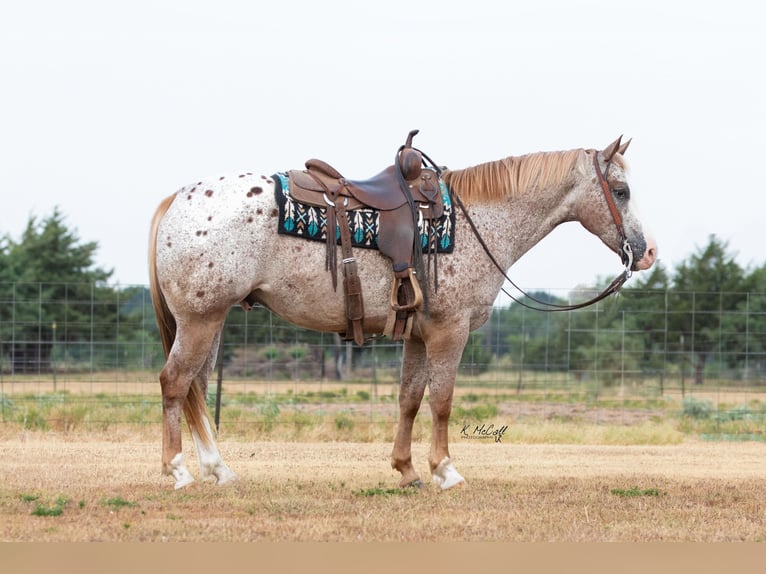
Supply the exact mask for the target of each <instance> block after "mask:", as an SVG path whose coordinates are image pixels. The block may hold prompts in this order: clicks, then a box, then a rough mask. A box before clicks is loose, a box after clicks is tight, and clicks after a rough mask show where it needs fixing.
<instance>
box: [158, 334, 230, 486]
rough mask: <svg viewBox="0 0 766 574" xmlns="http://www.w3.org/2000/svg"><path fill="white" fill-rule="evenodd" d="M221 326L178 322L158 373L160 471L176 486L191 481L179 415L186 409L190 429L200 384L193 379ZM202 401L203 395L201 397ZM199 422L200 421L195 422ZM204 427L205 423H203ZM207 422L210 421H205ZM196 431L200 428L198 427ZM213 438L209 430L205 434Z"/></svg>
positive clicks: (203, 362)
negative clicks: (160, 409)
mask: <svg viewBox="0 0 766 574" xmlns="http://www.w3.org/2000/svg"><path fill="white" fill-rule="evenodd" d="M219 329H220V324H213V325H210V324H207V323H198V322H195V323H194V324H190V323H188V322H184V323H179V325H178V331H177V333H176V336H175V341H174V343H173V347H172V348H171V350H170V353H169V355H168V359H167V361H166V363H165V367H164V368H163V369H162V372H161V373H160V386H161V387H162V472H163V474H168V475H172V476H173V478H174V479H175V481H176V482H175V488H176V489H178V488H183V487H184V486H186V485H188V484H191V483H192V482H194V478H193V477H192V475H191V473H190V472H189V470H188V468H187V467H186V463H185V462H184V456H183V452H182V445H181V416H182V413H184V412H185V413H186V415H187V422H189V424H190V426H191V427H192V429H194V428H195V427H194V426H192V420H191V419H190V415H193V414H194V413H195V412H197V411H198V406H199V396H198V395H199V386H198V385H196V383H194V379H195V378H197V377H198V375H199V373H200V370H201V369H202V367H203V366H204V365H205V363H206V362H207V361H208V357H209V353H210V348H211V346H212V343H213V339H214V337H215V335H216V333H217V332H218V330H219ZM192 384H194V385H195V390H194V391H193V392H192V393H191V395H192V398H196V401H195V404H194V405H193V406H194V408H193V409H192V404H191V403H188V402H187V398H188V397H189V395H190V389H191V388H192ZM202 400H203V405H204V397H203V399H202ZM197 426H199V425H197ZM202 426H203V427H204V423H203V425H202ZM208 426H209V425H208ZM198 434H199V431H198ZM208 436H209V437H210V440H211V441H212V434H210V435H208Z"/></svg>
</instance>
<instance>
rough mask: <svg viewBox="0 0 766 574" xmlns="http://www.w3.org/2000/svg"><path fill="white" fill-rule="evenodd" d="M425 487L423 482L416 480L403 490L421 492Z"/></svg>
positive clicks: (406, 485)
mask: <svg viewBox="0 0 766 574" xmlns="http://www.w3.org/2000/svg"><path fill="white" fill-rule="evenodd" d="M424 487H425V484H423V481H422V480H420V479H419V478H416V479H415V480H413V481H412V482H410V483H409V484H405V485H404V487H403V488H415V489H417V490H422V489H423V488H424Z"/></svg>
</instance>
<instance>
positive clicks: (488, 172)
mask: <svg viewBox="0 0 766 574" xmlns="http://www.w3.org/2000/svg"><path fill="white" fill-rule="evenodd" d="M583 153H584V150H582V149H574V150H569V151H557V152H538V153H531V154H527V155H522V156H516V157H507V158H505V159H500V160H497V161H491V162H487V163H482V164H479V165H475V166H472V167H467V168H465V169H456V170H454V171H453V170H447V171H445V172H444V181H445V183H446V184H447V185H448V186H449V187H450V188H451V189H453V190H454V191H455V192H457V193H458V194H459V195H460V198H461V199H462V200H463V202H464V203H466V204H470V203H475V202H481V201H493V200H494V201H499V200H501V199H503V198H506V197H515V196H518V195H520V194H522V193H526V192H528V191H532V190H534V189H541V188H545V187H549V186H551V185H559V184H561V183H562V182H564V181H565V180H567V179H568V178H571V177H572V176H573V171H574V169H575V167H576V166H577V162H578V160H579V159H580V158H581V157H582V154H583Z"/></svg>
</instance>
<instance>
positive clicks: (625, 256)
mask: <svg viewBox="0 0 766 574" xmlns="http://www.w3.org/2000/svg"><path fill="white" fill-rule="evenodd" d="M429 159H430V158H429ZM611 165H612V160H611V158H610V159H609V161H607V163H606V170H604V172H602V171H601V167H600V166H599V165H598V152H597V151H594V153H593V166H594V168H595V170H596V175H597V177H598V180H599V183H600V184H601V189H602V190H603V192H604V198H605V199H606V204H607V206H609V211H610V212H611V214H612V219H613V220H614V224H615V226H616V227H617V233H618V234H619V235H620V240H621V243H622V245H621V253H620V257H621V259H622V262H623V264H624V265H625V269H624V270H623V272H622V273H621V274H620V275H618V276H617V277H615V279H614V280H612V282H611V283H610V284H609V285H607V287H606V288H605V289H604V290H603V291H602V292H601V293H599V294H598V295H596V296H595V297H593V298H592V299H588V300H587V301H583V302H582V303H575V304H572V305H557V304H556V303H550V302H548V301H542V300H541V299H537V298H535V297H533V296H532V295H530V294H529V293H527V292H525V291H524V290H523V289H522V288H521V287H519V286H518V285H516V283H514V282H513V280H512V279H511V278H510V277H508V274H507V273H506V272H505V270H504V269H503V268H502V267H501V266H500V264H499V263H498V262H497V259H495V257H494V256H493V255H492V253H491V252H490V250H489V247H488V246H487V244H486V243H485V241H484V239H483V238H482V237H481V234H480V233H479V230H478V228H477V227H476V224H475V223H474V222H473V219H471V216H470V215H469V214H468V210H467V209H466V207H465V205H464V204H463V201H462V200H461V199H460V196H459V195H458V194H457V193H456V192H455V191H454V190H451V189H450V195H451V196H452V197H453V198H454V199H455V203H457V205H458V207H460V210H461V211H462V212H463V215H464V216H465V218H466V221H468V224H469V225H470V226H471V230H472V231H473V233H474V235H475V236H476V239H477V240H478V241H479V244H480V245H481V247H482V249H484V252H485V253H486V254H487V257H489V259H490V261H492V264H493V265H494V266H495V267H496V268H497V269H498V271H500V273H501V275H502V276H503V277H504V278H505V280H506V281H508V282H509V283H510V284H511V285H512V286H513V287H514V288H515V289H516V290H517V291H519V292H520V293H522V294H523V295H524V297H526V298H527V299H528V300H530V301H534V302H535V303H537V304H538V305H544V307H538V306H535V305H530V304H528V303H525V302H524V301H521V300H519V299H517V298H516V297H514V296H513V295H511V294H510V293H509V292H508V291H506V289H505V287H501V288H500V290H501V291H502V292H503V293H505V294H506V295H507V296H508V297H510V298H511V300H513V301H514V302H516V303H518V304H519V305H521V306H522V307H526V308H527V309H532V310H535V311H546V312H552V311H573V310H575V309H582V308H583V307H587V306H589V305H593V304H594V303H598V302H599V301H601V300H602V299H605V298H606V297H608V296H609V295H613V294H616V293H617V292H618V291H619V290H620V288H621V287H622V286H623V284H624V283H625V282H626V281H627V280H628V279H629V278H630V276H631V274H632V271H631V268H632V266H633V251H632V248H631V247H630V243H628V238H627V236H626V235H625V229H624V227H623V225H622V218H621V217H620V212H619V211H618V210H617V206H616V205H615V203H614V198H613V197H612V190H611V188H610V186H609V182H608V181H607V180H606V174H607V173H609V167H610V166H611Z"/></svg>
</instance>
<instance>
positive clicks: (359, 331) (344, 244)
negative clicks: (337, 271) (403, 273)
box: [328, 197, 364, 346]
mask: <svg viewBox="0 0 766 574" xmlns="http://www.w3.org/2000/svg"><path fill="white" fill-rule="evenodd" d="M328 211H330V210H328ZM334 211H335V212H336V218H335V219H336V223H337V225H338V226H339V227H340V250H341V255H342V256H343V261H342V263H343V294H344V297H345V300H346V321H347V325H346V339H353V340H354V343H356V344H357V345H360V346H361V345H364V328H363V325H362V321H363V319H364V301H363V299H362V280H361V279H360V278H359V275H358V273H357V266H356V257H354V254H353V251H352V248H351V230H350V229H349V227H348V217H347V216H346V206H345V205H344V199H343V198H342V197H339V198H337V199H336V201H335V210H334ZM329 231H330V230H329V229H328V234H329ZM333 231H334V230H333ZM334 235H335V233H334V232H333V236H334Z"/></svg>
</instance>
